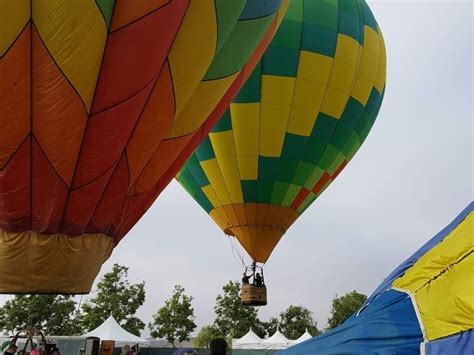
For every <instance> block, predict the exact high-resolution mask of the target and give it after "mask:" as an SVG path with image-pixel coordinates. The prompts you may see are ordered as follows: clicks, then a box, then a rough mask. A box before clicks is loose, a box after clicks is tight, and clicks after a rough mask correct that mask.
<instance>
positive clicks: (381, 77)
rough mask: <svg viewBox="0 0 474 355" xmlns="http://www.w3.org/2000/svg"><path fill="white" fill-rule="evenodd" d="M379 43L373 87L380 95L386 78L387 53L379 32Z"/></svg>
mask: <svg viewBox="0 0 474 355" xmlns="http://www.w3.org/2000/svg"><path fill="white" fill-rule="evenodd" d="M379 41H380V56H379V64H378V66H377V75H376V77H375V82H374V86H375V88H376V89H377V90H378V92H379V93H382V90H383V88H384V86H385V80H386V76H387V53H386V49H385V42H384V39H383V36H382V32H381V31H380V30H379Z"/></svg>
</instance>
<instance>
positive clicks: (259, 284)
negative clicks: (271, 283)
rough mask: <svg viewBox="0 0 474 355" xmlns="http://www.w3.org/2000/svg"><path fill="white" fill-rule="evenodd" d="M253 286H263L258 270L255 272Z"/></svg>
mask: <svg viewBox="0 0 474 355" xmlns="http://www.w3.org/2000/svg"><path fill="white" fill-rule="evenodd" d="M255 286H264V283H263V277H262V275H260V273H258V272H257V273H256V274H255Z"/></svg>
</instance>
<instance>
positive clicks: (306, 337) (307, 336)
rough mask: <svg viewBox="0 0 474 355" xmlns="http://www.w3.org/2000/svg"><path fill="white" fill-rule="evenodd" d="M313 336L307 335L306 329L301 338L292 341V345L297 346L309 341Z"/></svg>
mask: <svg viewBox="0 0 474 355" xmlns="http://www.w3.org/2000/svg"><path fill="white" fill-rule="evenodd" d="M312 337H313V336H312V335H311V334H309V332H308V329H306V331H305V332H304V334H303V335H302V336H300V337H299V338H298V339H296V340H294V341H293V344H299V343H302V342H304V341H306V340H309V339H311V338H312Z"/></svg>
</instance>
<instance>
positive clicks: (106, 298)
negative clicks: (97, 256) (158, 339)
mask: <svg viewBox="0 0 474 355" xmlns="http://www.w3.org/2000/svg"><path fill="white" fill-rule="evenodd" d="M127 276H128V267H126V266H122V265H119V264H114V266H113V268H112V271H111V272H108V273H106V274H105V275H104V276H103V277H102V279H101V280H100V281H99V283H98V285H97V295H96V296H95V297H94V298H92V299H91V300H90V301H89V303H86V304H84V305H83V306H82V310H83V312H84V314H83V319H82V321H83V325H84V327H85V328H86V329H87V330H92V329H94V328H96V327H98V326H99V325H100V324H102V322H104V321H105V320H106V319H107V318H108V317H109V316H111V315H112V316H113V317H114V318H115V320H116V321H117V322H118V323H119V324H120V325H121V326H122V327H123V328H125V329H126V330H127V331H129V332H130V333H133V334H135V335H137V336H140V331H141V330H143V328H145V323H143V322H142V321H141V320H140V319H139V318H137V317H135V313H136V312H137V310H138V308H140V307H141V306H142V305H143V303H144V302H145V282H144V281H142V282H141V283H138V284H133V285H132V284H130V283H129V281H128V280H127Z"/></svg>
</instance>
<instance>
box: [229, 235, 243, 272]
mask: <svg viewBox="0 0 474 355" xmlns="http://www.w3.org/2000/svg"><path fill="white" fill-rule="evenodd" d="M227 237H228V238H229V243H230V247H231V250H232V255H233V256H234V259H235V260H237V262H239V261H240V264H241V266H243V267H245V258H244V254H243V253H242V252H239V250H238V249H237V248H236V246H235V242H234V241H233V240H232V238H233V237H232V236H230V235H228V236H227Z"/></svg>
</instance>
